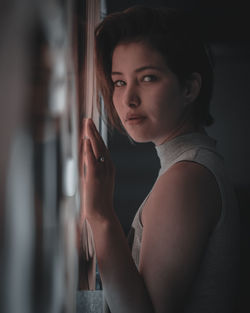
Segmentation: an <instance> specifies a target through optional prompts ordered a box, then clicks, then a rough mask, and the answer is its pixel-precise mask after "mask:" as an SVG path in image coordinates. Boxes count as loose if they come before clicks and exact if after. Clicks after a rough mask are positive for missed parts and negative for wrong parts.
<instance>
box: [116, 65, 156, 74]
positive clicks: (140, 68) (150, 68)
mask: <svg viewBox="0 0 250 313" xmlns="http://www.w3.org/2000/svg"><path fill="white" fill-rule="evenodd" d="M145 70H157V71H160V72H161V71H162V68H160V67H158V66H154V65H147V66H142V67H139V68H137V69H136V70H135V72H136V73H140V72H143V71H145ZM111 75H122V72H112V73H111Z"/></svg>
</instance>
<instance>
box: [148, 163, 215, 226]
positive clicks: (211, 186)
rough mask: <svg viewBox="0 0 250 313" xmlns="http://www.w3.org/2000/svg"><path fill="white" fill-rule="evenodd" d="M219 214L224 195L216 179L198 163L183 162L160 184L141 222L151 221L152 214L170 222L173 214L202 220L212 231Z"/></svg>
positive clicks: (173, 167)
mask: <svg viewBox="0 0 250 313" xmlns="http://www.w3.org/2000/svg"><path fill="white" fill-rule="evenodd" d="M220 212H221V195H220V190H219V186H218V184H217V182H216V179H215V177H214V175H213V174H212V173H211V172H210V170H209V169H207V168H206V167H204V166H202V165H201V164H199V163H195V162H190V161H181V162H178V163H176V164H174V165H173V166H172V167H171V168H170V169H169V170H168V171H167V172H166V173H164V174H163V175H161V176H160V177H159V179H158V180H157V182H156V184H155V186H154V188H153V190H152V193H151V195H150V197H149V199H148V202H147V204H146V206H145V208H144V210H143V216H142V220H143V222H144V221H145V220H146V219H147V216H148V218H149V219H150V220H152V214H157V215H158V216H162V217H165V215H166V214H167V216H168V219H169V217H170V216H172V214H176V215H177V214H181V215H182V216H183V217H185V215H187V216H192V217H195V216H196V217H197V218H198V217H199V218H200V219H203V220H204V222H206V223H207V224H209V225H207V226H208V227H211V228H213V226H214V225H215V224H216V223H217V221H218V219H219V217H220ZM194 215H195V216H194ZM176 217H177V216H176ZM173 218H174V217H173Z"/></svg>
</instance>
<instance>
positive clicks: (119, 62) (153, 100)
mask: <svg viewBox="0 0 250 313" xmlns="http://www.w3.org/2000/svg"><path fill="white" fill-rule="evenodd" d="M112 81H113V84H114V93H113V103H114V106H115V109H116V111H117V114H118V116H119V118H120V120H121V122H122V124H123V126H124V128H125V129H126V131H127V133H128V134H129V135H130V136H131V137H132V138H133V139H134V140H135V141H137V142H149V141H152V142H154V143H155V144H156V145H159V144H161V143H163V142H164V141H165V140H166V139H167V138H168V137H169V135H171V133H173V132H174V131H175V129H178V127H179V125H180V123H181V122H182V117H183V112H184V108H185V104H186V97H185V94H186V91H185V88H184V87H182V86H181V85H180V83H179V81H178V78H177V76H176V75H175V74H174V73H173V72H172V71H171V70H170V69H169V68H168V66H167V64H166V62H165V60H164V58H163V56H162V55H161V54H160V53H159V52H157V51H156V50H154V49H152V48H150V47H149V46H148V45H147V44H145V43H142V42H141V43H140V42H139V43H126V44H119V45H118V46H116V48H115V49H114V53H113V58H112Z"/></svg>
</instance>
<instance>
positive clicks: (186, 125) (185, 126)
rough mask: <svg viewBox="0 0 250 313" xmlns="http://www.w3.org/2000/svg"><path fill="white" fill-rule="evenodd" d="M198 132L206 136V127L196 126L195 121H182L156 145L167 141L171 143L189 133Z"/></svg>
mask: <svg viewBox="0 0 250 313" xmlns="http://www.w3.org/2000/svg"><path fill="white" fill-rule="evenodd" d="M193 132H198V133H202V134H206V131H205V129H204V127H202V126H200V125H196V124H195V123H194V122H193V120H190V119H189V120H182V122H181V123H180V124H179V125H178V127H176V128H175V129H173V130H172V131H171V132H170V133H169V134H168V135H167V136H166V137H164V138H163V139H162V140H161V141H160V142H157V143H155V145H156V146H158V145H161V144H163V143H164V142H166V141H170V140H172V139H173V138H175V137H178V136H181V135H185V134H188V133H193Z"/></svg>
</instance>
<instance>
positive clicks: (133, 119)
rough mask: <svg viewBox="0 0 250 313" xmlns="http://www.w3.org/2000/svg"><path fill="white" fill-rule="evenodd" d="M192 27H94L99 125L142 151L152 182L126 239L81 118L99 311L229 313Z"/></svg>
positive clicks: (199, 51) (225, 226) (162, 12)
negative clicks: (149, 148) (152, 154)
mask: <svg viewBox="0 0 250 313" xmlns="http://www.w3.org/2000/svg"><path fill="white" fill-rule="evenodd" d="M198 28H199V26H198V25H197V24H195V23H194V22H193V19H192V18H190V17H189V16H188V15H185V14H183V13H180V12H177V11H176V10H171V9H151V8H145V7H134V8H131V9H128V10H126V11H124V12H121V13H116V14H112V15H110V16H108V17H107V18H106V19H105V20H104V21H103V22H102V23H101V24H100V25H99V26H98V27H97V29H96V62H97V76H98V82H99V87H100V91H101V93H102V95H103V98H104V102H105V108H106V112H107V116H108V121H109V123H110V124H111V125H112V126H115V127H116V128H117V129H119V130H121V131H123V132H126V133H127V134H128V135H129V136H130V137H131V138H132V139H133V140H134V141H136V142H149V141H150V142H153V143H154V144H155V147H156V151H157V153H158V156H159V158H160V162H161V170H160V172H159V176H158V178H157V180H156V182H155V184H154V186H153V188H152V190H151V192H150V193H149V195H148V196H147V198H146V199H145V201H144V202H143V204H142V206H141V207H140V208H139V210H138V212H137V214H136V216H135V219H134V221H133V224H132V226H131V231H130V234H129V238H128V240H127V238H125V236H124V233H123V230H122V228H121V225H120V223H119V221H118V219H117V216H116V214H115V210H114V207H113V190H114V166H113V164H112V161H111V159H110V155H109V152H108V151H107V149H106V147H105V145H104V143H103V141H102V139H101V137H100V135H99V134H98V131H97V130H96V128H95V126H94V123H93V122H92V120H90V119H88V120H86V121H85V128H84V133H83V137H84V138H85V139H84V153H83V163H84V167H85V171H84V172H85V175H84V178H83V192H84V195H85V196H84V210H83V214H82V219H84V218H86V219H87V221H88V222H89V224H90V226H91V229H92V232H93V237H94V243H95V249H96V255H97V260H98V265H99V270H100V274H101V279H102V283H103V289H104V293H105V298H106V301H107V304H108V306H109V309H110V311H111V312H112V313H114V312H119V313H120V312H126V313H128V312H129V313H132V312H135V313H139V312H143V313H146V312H150V313H152V312H157V313H161V312H164V313H172V312H192V313H194V312H197V313H198V312H199V313H203V312H211V313H212V312H213V313H215V312H220V313H223V312H225V313H226V312H227V313H229V312H232V310H233V304H234V300H235V295H236V291H235V289H236V288H237V270H238V246H239V244H238V214H237V207H236V204H235V199H234V195H233V191H232V189H231V187H230V184H229V183H228V180H227V178H226V175H225V173H224V170H223V160H222V158H221V157H220V156H219V155H218V153H217V152H216V147H215V140H213V139H212V138H210V137H209V136H208V135H207V134H206V132H205V130H204V126H208V125H210V124H211V123H212V118H211V116H210V114H209V101H210V98H211V92H212V80H213V71H212V65H211V61H210V58H209V56H208V53H207V49H206V48H205V46H204V44H203V43H202V41H201V40H200V38H199V35H198Z"/></svg>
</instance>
